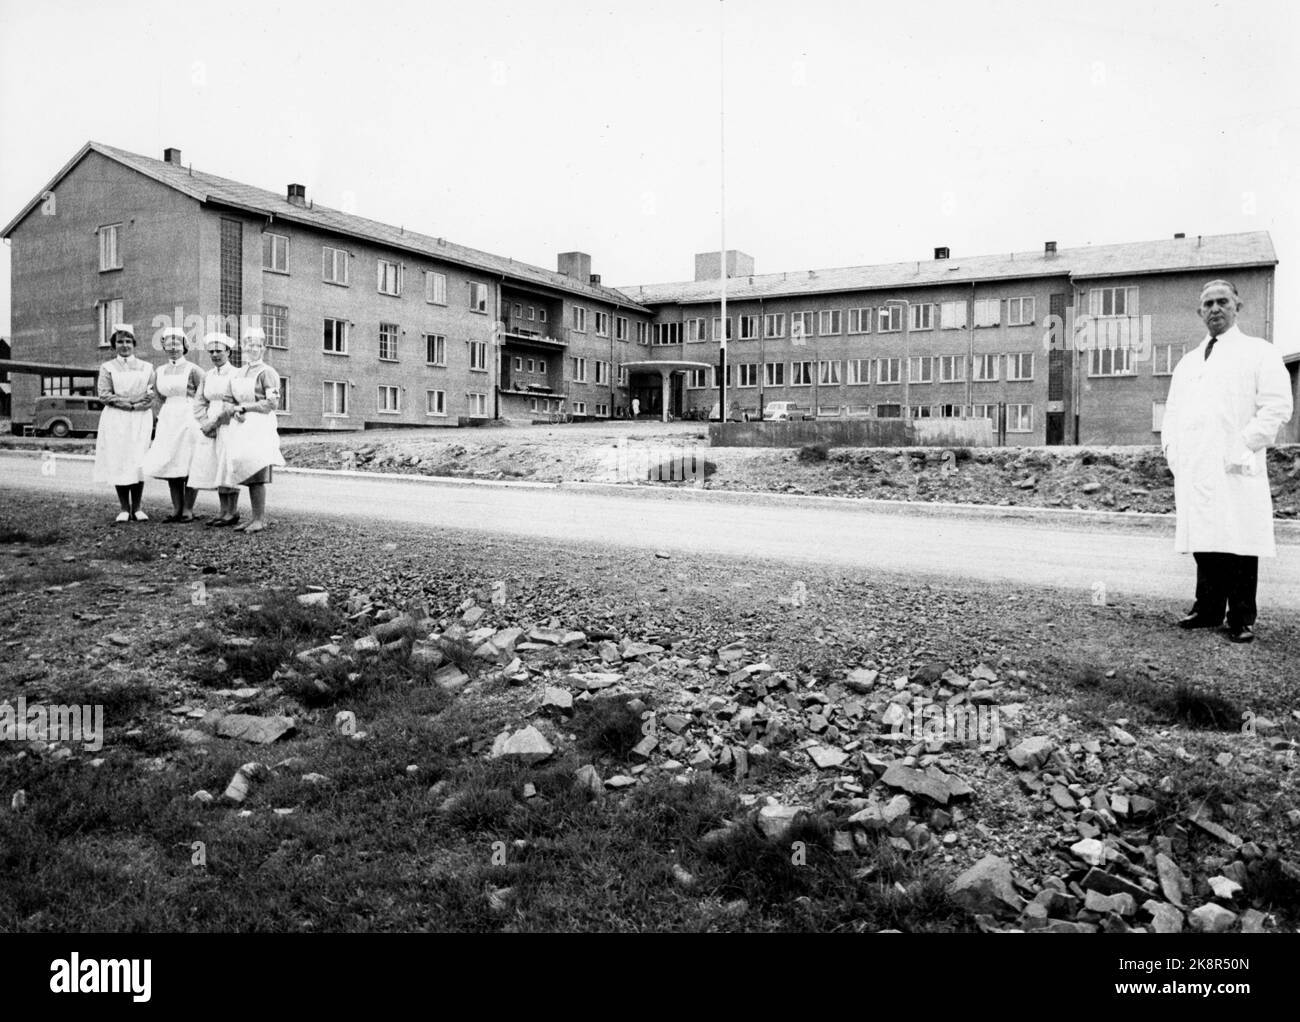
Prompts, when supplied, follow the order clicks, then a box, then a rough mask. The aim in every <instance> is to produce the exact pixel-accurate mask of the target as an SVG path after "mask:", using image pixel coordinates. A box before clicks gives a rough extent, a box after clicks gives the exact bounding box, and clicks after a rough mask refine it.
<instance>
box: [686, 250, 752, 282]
mask: <svg viewBox="0 0 1300 1022" xmlns="http://www.w3.org/2000/svg"><path fill="white" fill-rule="evenodd" d="M722 257H723V253H722V252H699V253H697V254H696V256H695V279H696V280H717V279H718V278H719V277H721V276H722ZM726 258H727V276H728V277H751V276H753V274H754V257H753V256H751V255H746V254H745V253H744V252H741V251H740V250H739V249H734V248H729V249H727V251H726Z"/></svg>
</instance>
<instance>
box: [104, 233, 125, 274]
mask: <svg viewBox="0 0 1300 1022" xmlns="http://www.w3.org/2000/svg"><path fill="white" fill-rule="evenodd" d="M121 228H122V225H121V224H109V225H108V226H107V227H101V228H100V229H99V269H100V271H101V272H102V271H104V270H120V269H121V268H122V252H121V249H120V248H119V247H118V244H117V239H118V235H119V233H120V231H121Z"/></svg>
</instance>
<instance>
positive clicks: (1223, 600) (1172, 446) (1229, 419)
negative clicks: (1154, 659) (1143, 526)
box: [1160, 280, 1293, 642]
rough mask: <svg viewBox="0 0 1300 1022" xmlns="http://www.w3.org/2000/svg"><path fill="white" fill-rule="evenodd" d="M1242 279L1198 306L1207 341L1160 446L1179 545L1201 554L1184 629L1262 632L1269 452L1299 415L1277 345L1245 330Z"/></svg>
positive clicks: (1184, 366) (1187, 362) (1185, 377)
mask: <svg viewBox="0 0 1300 1022" xmlns="http://www.w3.org/2000/svg"><path fill="white" fill-rule="evenodd" d="M1241 308H1242V302H1241V299H1240V298H1239V296H1238V294H1237V289H1236V287H1235V286H1234V285H1232V284H1230V283H1229V282H1228V281H1226V280H1212V281H1210V282H1209V283H1208V284H1206V285H1205V287H1204V288H1203V289H1202V290H1201V298H1200V306H1199V309H1198V312H1199V314H1200V317H1201V319H1202V321H1203V322H1204V323H1205V326H1206V329H1207V333H1206V336H1205V338H1204V339H1203V340H1202V341H1201V343H1200V344H1199V345H1197V347H1196V348H1195V349H1194V350H1193V351H1190V352H1188V353H1187V354H1186V355H1184V356H1183V358H1182V359H1181V360H1180V361H1179V363H1178V366H1177V368H1175V370H1174V375H1173V379H1172V380H1171V381H1170V384H1169V398H1168V400H1167V401H1166V403H1165V417H1164V422H1163V424H1162V426H1161V431H1160V442H1161V447H1162V448H1163V450H1164V454H1165V458H1166V460H1167V461H1168V463H1169V469H1170V471H1171V472H1173V474H1174V501H1175V508H1176V512H1177V525H1176V529H1175V536H1174V549H1176V550H1177V551H1178V552H1179V553H1190V554H1192V555H1193V557H1195V559H1196V603H1195V605H1194V606H1193V608H1192V610H1191V613H1189V614H1188V615H1187V616H1186V617H1184V618H1183V619H1182V620H1181V621H1179V622H1178V625H1179V627H1180V628H1187V629H1192V628H1218V627H1219V626H1220V625H1221V624H1223V621H1224V613H1225V611H1226V613H1227V624H1228V637H1229V638H1230V639H1231V640H1232V641H1233V642H1251V641H1253V640H1254V638H1255V632H1254V626H1255V616H1256V606H1255V592H1256V583H1257V580H1258V574H1259V558H1260V557H1273V556H1275V553H1276V551H1275V549H1274V541H1273V500H1272V495H1271V493H1270V491H1269V483H1268V469H1267V460H1266V448H1267V447H1268V445H1269V444H1272V443H1274V442H1275V441H1276V439H1277V431H1278V429H1279V428H1280V427H1281V426H1283V425H1284V424H1285V423H1286V422H1288V421H1289V420H1290V418H1291V413H1292V410H1293V409H1292V397H1291V388H1290V379H1289V376H1288V374H1287V371H1286V366H1285V365H1284V364H1283V362H1282V355H1281V352H1280V351H1279V350H1278V349H1277V347H1276V346H1274V345H1273V344H1271V343H1269V342H1268V341H1266V340H1264V339H1263V338H1261V337H1250V336H1248V335H1246V334H1244V333H1242V332H1241V330H1240V329H1239V328H1238V327H1237V325H1236V322H1237V314H1238V312H1240V310H1241Z"/></svg>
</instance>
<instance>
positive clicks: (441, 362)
mask: <svg viewBox="0 0 1300 1022" xmlns="http://www.w3.org/2000/svg"><path fill="white" fill-rule="evenodd" d="M424 361H425V362H426V363H428V364H429V365H431V366H445V365H446V364H447V338H445V337H444V336H443V335H442V334H425V335H424Z"/></svg>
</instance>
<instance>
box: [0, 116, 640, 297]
mask: <svg viewBox="0 0 1300 1022" xmlns="http://www.w3.org/2000/svg"><path fill="white" fill-rule="evenodd" d="M92 151H93V152H97V153H99V154H100V155H101V156H105V157H107V158H108V159H110V160H114V161H116V162H118V163H120V164H122V165H123V166H126V167H130V168H131V169H132V170H136V171H138V172H139V173H141V174H144V175H145V176H146V177H149V178H152V179H153V180H155V181H157V182H159V183H160V184H164V185H166V186H167V187H169V188H174V189H175V190H176V191H178V192H182V193H184V194H185V195H188V196H190V197H191V198H194V199H197V200H198V201H199V202H212V203H219V204H221V205H225V206H233V207H236V208H239V209H245V210H248V211H249V212H253V213H257V214H259V215H266V214H274V215H275V216H276V217H277V218H279V219H281V220H287V221H291V222H293V223H300V224H304V225H306V226H309V227H315V228H317V229H319V230H323V231H329V232H331V233H333V234H340V235H345V236H348V237H354V238H358V239H362V240H365V241H370V242H375V243H377V244H380V245H384V246H387V247H390V248H395V249H401V250H404V251H407V252H415V253H418V254H420V255H425V256H429V257H431V258H433V259H438V260H442V261H444V262H450V263H457V264H459V265H462V266H468V267H471V268H473V269H477V270H484V271H487V272H489V273H493V274H501V275H503V276H505V277H507V278H512V279H514V280H515V281H520V282H524V283H528V284H538V285H542V286H544V287H549V288H554V289H557V290H560V291H567V292H569V293H571V294H579V295H584V296H586V297H588V298H591V299H595V300H599V301H603V302H609V303H611V304H616V305H622V306H630V307H632V308H634V309H637V310H639V311H642V312H645V311H648V310H646V309H644V308H642V307H641V306H639V305H637V304H636V302H635V300H630V299H629V298H628V297H627V296H626V295H624V294H622V293H621V292H619V291H617V290H615V289H614V288H611V287H604V286H601V285H598V284H590V283H588V282H587V281H579V280H575V279H573V278H572V277H566V276H565V275H564V274H562V273H557V272H556V271H554V270H545V269H542V268H541V267H540V266H533V265H532V264H530V263H521V262H519V261H517V260H515V259H509V258H507V257H505V256H498V255H492V254H491V253H490V252H481V251H479V250H478V249H474V248H468V247H466V246H465V245H457V244H455V243H453V242H450V241H447V240H446V239H445V238H436V237H433V236H431V235H427V234H420V233H419V232H417V231H410V230H406V229H405V228H401V227H393V226H391V225H389V224H383V223H379V222H378V221H377V220H367V219H366V218H365V217H361V216H356V215H354V214H352V213H344V212H343V211H342V210H337V209H330V208H329V207H327V206H321V205H317V204H315V203H313V204H312V205H310V206H298V205H295V204H294V203H292V202H290V201H289V200H288V199H287V198H286V197H285V196H283V195H280V194H278V193H276V192H269V191H266V190H265V189H263V188H256V187H254V186H253V185H246V184H241V183H240V182H238V181H230V180H228V179H227V178H223V177H217V176H216V175H215V174H208V173H205V172H203V171H199V170H193V169H192V168H187V167H183V166H178V165H177V164H174V163H168V162H166V161H165V160H154V159H150V158H149V157H147V156H140V155H139V154H137V153H131V152H127V151H126V150H125V149H117V148H115V147H113V146H109V145H104V144H103V143H102V142H87V143H86V144H85V145H84V146H82V148H81V150H80V151H79V152H78V153H77V155H76V156H74V157H73V158H72V159H71V160H70V161H69V162H68V163H67V164H66V165H64V167H63V169H62V170H60V171H59V172H58V173H57V174H56V175H55V176H54V178H53V179H52V180H51V181H50V183H49V184H48V185H46V187H45V188H44V189H43V190H42V194H43V193H44V192H45V191H52V190H53V189H54V187H55V186H56V185H57V184H58V182H59V181H60V180H62V179H63V177H64V176H65V175H67V173H68V172H69V171H71V170H72V168H73V167H75V166H76V165H77V164H78V163H80V162H81V160H82V159H83V158H84V157H85V155H86V154H87V153H89V152H92ZM40 201H41V195H37V196H36V197H35V198H34V199H32V201H31V202H29V203H28V204H27V205H26V206H25V207H23V210H22V211H21V212H20V213H19V214H18V215H17V216H16V217H14V219H13V220H11V221H10V222H9V223H8V225H6V226H5V228H4V230H3V231H0V237H8V236H9V234H10V233H11V232H12V231H13V229H14V228H15V227H17V226H18V224H19V223H21V222H22V220H23V219H25V218H26V216H27V214H29V213H30V212H31V211H32V210H33V209H34V208H35V207H36V205H37V203H39V202H40Z"/></svg>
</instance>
